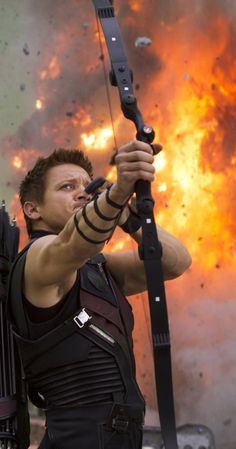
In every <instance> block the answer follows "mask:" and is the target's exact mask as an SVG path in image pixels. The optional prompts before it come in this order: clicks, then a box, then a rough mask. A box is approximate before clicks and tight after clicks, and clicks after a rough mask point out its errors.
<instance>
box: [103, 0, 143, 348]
mask: <svg viewBox="0 0 236 449" xmlns="http://www.w3.org/2000/svg"><path fill="white" fill-rule="evenodd" d="M111 4H113V1H111ZM96 21H97V30H98V42H99V47H100V53H101V58H100V59H101V61H102V67H103V76H104V83H105V90H106V96H107V103H108V109H109V115H110V120H111V126H112V133H113V140H114V147H115V152H117V150H118V145H117V139H116V134H115V128H114V119H113V112H112V105H111V97H110V90H109V83H108V78H107V71H106V65H105V58H104V52H103V44H102V38H101V32H100V22H99V20H98V16H97V15H96ZM131 247H132V250H133V252H134V251H135V247H134V241H133V240H132V239H131ZM136 296H138V298H140V300H141V304H142V308H143V313H144V316H145V323H146V327H147V334H148V340H149V342H150V345H151V346H152V338H151V332H150V326H148V315H147V310H146V307H145V304H144V295H143V293H138V294H137V295H136Z"/></svg>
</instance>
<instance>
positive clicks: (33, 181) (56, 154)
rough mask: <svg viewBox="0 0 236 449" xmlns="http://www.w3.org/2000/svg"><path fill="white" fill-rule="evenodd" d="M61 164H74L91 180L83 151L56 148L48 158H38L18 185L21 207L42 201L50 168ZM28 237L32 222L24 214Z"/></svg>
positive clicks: (88, 163) (91, 169)
mask: <svg viewBox="0 0 236 449" xmlns="http://www.w3.org/2000/svg"><path fill="white" fill-rule="evenodd" d="M63 164H75V165H79V166H80V167H82V168H83V169H84V170H85V171H86V172H87V173H88V175H89V176H90V178H91V179H92V178H93V168H92V164H91V162H90V161H89V159H88V158H87V156H86V155H85V154H84V152H83V151H80V150H76V149H65V148H58V149H56V150H54V151H53V153H51V154H50V155H49V156H48V157H40V158H38V160H37V161H36V164H35V166H34V167H33V168H32V170H30V171H29V172H28V173H27V175H26V176H25V178H24V179H23V181H22V182H21V184H20V189H19V196H20V202H21V205H22V207H23V206H24V204H25V202H26V201H37V202H38V203H40V202H42V201H43V197H44V193H45V188H46V182H45V181H46V175H47V172H48V170H49V169H50V168H52V167H56V166H57V165H63ZM24 217H25V222H26V227H27V231H28V234H29V236H30V235H31V233H32V220H31V219H30V218H29V217H28V216H27V215H26V214H25V213H24Z"/></svg>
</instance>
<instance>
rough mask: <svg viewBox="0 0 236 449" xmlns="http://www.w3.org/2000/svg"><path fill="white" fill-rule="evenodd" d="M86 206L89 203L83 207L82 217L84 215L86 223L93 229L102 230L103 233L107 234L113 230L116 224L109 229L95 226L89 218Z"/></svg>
mask: <svg viewBox="0 0 236 449" xmlns="http://www.w3.org/2000/svg"><path fill="white" fill-rule="evenodd" d="M86 207H87V204H86V205H85V206H84V207H83V209H82V217H83V219H84V221H85V223H86V224H87V225H88V226H89V227H90V228H91V229H93V231H96V232H100V233H101V234H103V233H104V234H105V233H106V232H109V231H112V230H113V228H114V225H113V226H111V227H110V228H107V229H104V228H103V229H100V228H97V226H95V225H94V224H93V223H92V222H91V221H90V220H89V218H88V216H87V212H86Z"/></svg>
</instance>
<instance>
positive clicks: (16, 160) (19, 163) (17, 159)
mask: <svg viewBox="0 0 236 449" xmlns="http://www.w3.org/2000/svg"><path fill="white" fill-rule="evenodd" d="M12 164H13V165H14V167H15V168H18V169H19V168H21V167H22V160H21V158H20V157H19V156H15V157H14V158H13V161H12Z"/></svg>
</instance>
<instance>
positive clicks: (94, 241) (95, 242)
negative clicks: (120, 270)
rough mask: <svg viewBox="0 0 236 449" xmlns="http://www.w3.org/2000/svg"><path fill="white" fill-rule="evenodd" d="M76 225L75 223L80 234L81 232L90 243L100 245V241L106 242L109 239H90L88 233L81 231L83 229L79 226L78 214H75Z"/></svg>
mask: <svg viewBox="0 0 236 449" xmlns="http://www.w3.org/2000/svg"><path fill="white" fill-rule="evenodd" d="M74 225H75V228H76V230H77V232H78V234H80V235H81V237H83V239H84V240H87V242H89V243H94V244H96V245H98V244H100V243H104V242H106V241H107V239H105V240H99V241H97V240H92V239H90V238H89V237H87V235H85V234H84V233H83V232H82V231H81V229H80V228H79V223H78V220H77V217H76V214H75V215H74Z"/></svg>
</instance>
